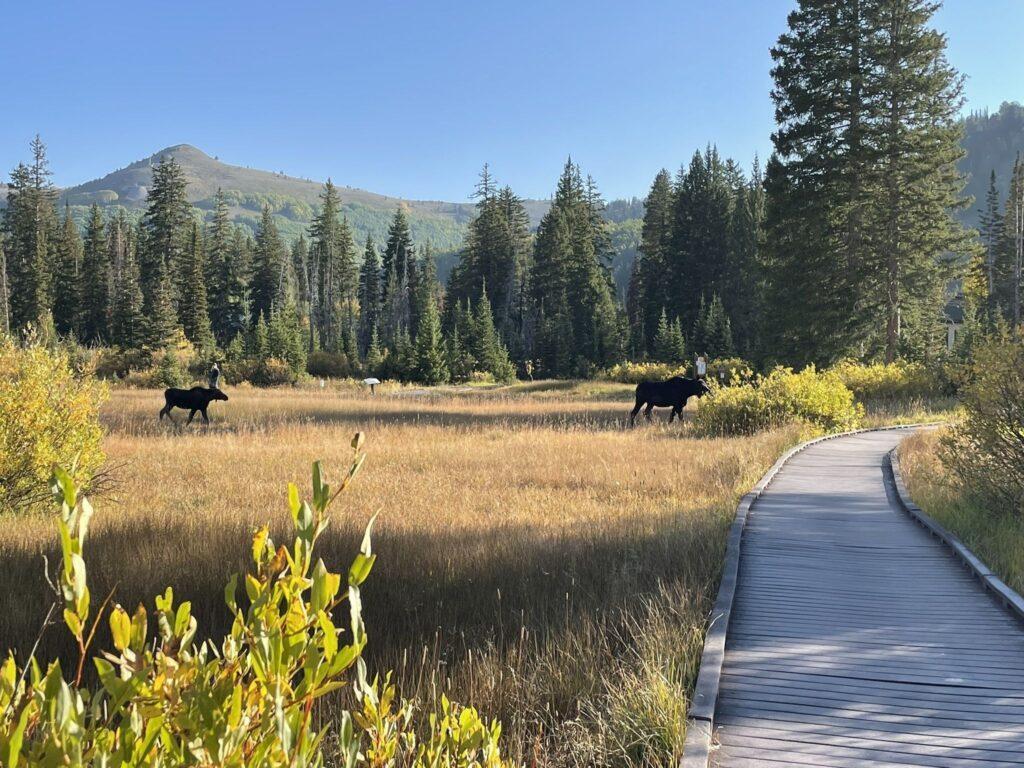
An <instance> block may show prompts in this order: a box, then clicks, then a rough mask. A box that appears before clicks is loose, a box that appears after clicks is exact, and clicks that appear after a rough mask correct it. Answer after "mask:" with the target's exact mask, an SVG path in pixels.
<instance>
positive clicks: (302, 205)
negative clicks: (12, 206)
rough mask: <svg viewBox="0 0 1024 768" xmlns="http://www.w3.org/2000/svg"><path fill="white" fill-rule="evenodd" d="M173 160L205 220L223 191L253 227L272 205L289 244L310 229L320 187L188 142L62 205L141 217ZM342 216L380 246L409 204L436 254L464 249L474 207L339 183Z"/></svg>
mask: <svg viewBox="0 0 1024 768" xmlns="http://www.w3.org/2000/svg"><path fill="white" fill-rule="evenodd" d="M164 157H173V158H174V159H175V160H176V161H177V162H178V164H179V165H181V167H182V170H183V171H184V174H185V178H186V179H187V181H188V197H189V200H190V201H191V202H192V203H193V204H194V205H195V206H196V207H197V208H199V209H200V210H202V211H205V212H206V215H207V216H210V215H212V210H213V206H214V196H215V195H216V193H217V190H218V189H220V190H222V191H223V192H224V195H225V196H226V197H227V199H228V203H229V206H230V210H231V216H232V218H233V219H234V220H235V221H236V222H238V223H240V224H243V225H246V226H248V227H249V228H250V229H253V230H255V227H256V223H257V221H258V220H259V217H260V211H261V210H262V208H263V206H264V205H265V204H266V205H269V206H270V209H271V211H272V212H273V214H274V217H275V220H276V223H277V225H278V227H279V228H280V230H281V233H282V235H283V236H284V237H285V238H286V239H288V240H291V239H293V238H295V237H298V235H299V234H302V233H305V232H306V231H307V230H308V225H309V222H310V221H311V220H312V218H313V215H314V213H315V211H316V209H317V207H318V206H319V204H320V200H319V196H320V192H321V191H322V189H323V185H322V183H321V182H316V181H311V180H309V179H299V178H295V177H292V176H287V175H285V174H283V173H273V172H270V171H262V170H256V169H252V168H243V167H241V166H237V165H229V164H227V163H224V162H221V161H220V160H219V159H218V158H215V157H210V156H209V155H207V154H206V153H205V152H203V151H202V150H200V149H197V148H196V147H193V146H191V145H189V144H178V145H176V146H173V147H167V148H166V149H162V150H160V151H159V152H155V153H154V154H153V155H151V156H150V157H147V158H144V159H142V160H139V161H137V162H134V163H132V164H131V165H128V166H127V167H125V168H121V169H119V170H117V171H114V172H113V173H108V174H107V175H106V176H104V177H102V178H100V179H95V180H93V181H88V182H86V183H84V184H79V185H78V186H75V187H70V188H68V189H65V190H63V191H62V194H61V202H62V203H64V202H66V203H68V204H69V205H70V206H71V207H72V213H73V215H74V216H75V218H76V219H77V218H79V216H80V215H82V216H84V211H85V209H86V208H87V207H88V206H90V205H92V204H93V203H96V204H98V205H100V206H103V207H104V208H116V207H123V208H125V209H127V210H128V211H129V212H131V213H135V214H137V213H138V212H141V211H142V210H143V209H144V208H145V204H146V195H147V192H148V189H149V186H150V184H151V183H152V177H153V171H152V168H153V166H154V165H155V164H156V163H157V162H159V161H160V159H161V158H164ZM338 193H339V196H340V197H341V200H342V212H343V214H344V215H345V216H347V217H348V220H349V223H350V224H351V225H352V227H353V229H354V230H355V235H356V238H357V241H360V242H361V241H362V240H363V239H365V237H366V235H367V234H370V235H372V236H373V237H374V239H375V240H377V241H378V242H382V241H383V239H384V238H385V236H386V233H387V226H388V222H389V221H390V219H391V217H392V216H393V215H394V212H395V209H396V208H398V207H399V206H400V205H404V206H405V207H406V209H407V211H408V213H409V219H410V226H411V228H412V232H413V236H414V237H415V238H416V240H417V241H419V242H423V243H429V244H430V245H431V246H432V247H433V248H435V249H436V250H438V251H442V252H444V251H451V250H454V249H456V248H458V246H459V244H460V243H461V242H462V236H463V233H464V231H465V227H466V224H467V223H468V222H469V220H470V218H471V217H472V215H473V205H472V204H471V203H448V202H443V201H436V200H402V199H399V198H394V197H388V196H386V195H379V194H376V193H373V192H368V191H366V190H363V189H356V188H353V187H346V186H339V187H338Z"/></svg>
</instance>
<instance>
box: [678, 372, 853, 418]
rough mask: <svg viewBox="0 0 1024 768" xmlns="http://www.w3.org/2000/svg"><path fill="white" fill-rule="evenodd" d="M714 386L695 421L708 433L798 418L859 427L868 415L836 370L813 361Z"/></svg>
mask: <svg viewBox="0 0 1024 768" xmlns="http://www.w3.org/2000/svg"><path fill="white" fill-rule="evenodd" d="M712 387H713V388H712V391H711V393H710V394H708V395H705V397H704V398H703V400H702V401H701V404H700V408H699V409H698V410H697V415H696V417H695V422H694V424H695V426H696V429H697V431H698V432H700V433H702V434H705V435H750V434H754V433H755V432H760V431H761V430H764V429H771V428H773V427H779V426H782V425H783V424H787V423H789V422H794V421H795V422H803V423H806V424H809V425H811V426H812V427H814V428H815V429H817V430H821V431H823V432H841V431H843V430H848V429H854V428H856V426H857V424H858V423H859V421H860V419H861V417H862V416H863V415H864V408H863V406H861V405H860V404H859V403H856V402H854V398H853V393H852V392H851V391H850V390H849V389H848V388H847V387H846V386H845V385H844V384H843V382H842V381H841V380H840V378H839V377H838V376H837V375H836V374H835V373H833V372H831V371H824V372H819V371H818V370H816V369H815V368H814V366H813V365H812V366H808V367H807V368H805V369H803V370H802V371H800V372H799V373H796V372H794V371H793V370H792V369H791V368H782V367H779V368H776V369H775V370H773V371H772V372H771V373H769V374H768V375H767V376H759V377H756V378H754V379H752V380H750V381H747V382H740V383H737V384H735V385H733V386H728V387H721V386H715V385H714V384H713V385H712Z"/></svg>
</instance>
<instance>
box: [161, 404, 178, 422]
mask: <svg viewBox="0 0 1024 768" xmlns="http://www.w3.org/2000/svg"><path fill="white" fill-rule="evenodd" d="M173 408H174V406H173V405H171V404H170V403H168V404H167V405H165V406H164V407H163V408H161V409H160V421H163V420H164V416H166V417H167V418H168V419H169V420H170V422H171V424H174V425H175V426H177V423H176V422H175V421H174V414H173V413H171V410H172V409H173Z"/></svg>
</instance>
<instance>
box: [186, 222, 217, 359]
mask: <svg viewBox="0 0 1024 768" xmlns="http://www.w3.org/2000/svg"><path fill="white" fill-rule="evenodd" d="M182 269H183V271H184V273H185V280H184V282H183V283H182V293H181V300H180V304H181V311H180V312H179V316H180V317H181V320H182V328H183V330H184V331H185V338H187V339H188V340H189V341H191V342H192V343H193V344H195V345H196V346H198V347H199V348H200V349H204V350H209V349H211V348H212V347H213V345H214V341H213V332H212V331H211V329H210V311H209V305H208V303H207V298H206V278H205V276H206V274H207V269H206V258H205V254H204V252H203V235H202V231H201V230H200V229H199V223H198V222H196V221H193V222H192V227H191V232H190V234H189V245H188V250H187V251H186V252H185V254H184V261H183V263H182Z"/></svg>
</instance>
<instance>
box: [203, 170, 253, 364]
mask: <svg viewBox="0 0 1024 768" xmlns="http://www.w3.org/2000/svg"><path fill="white" fill-rule="evenodd" d="M205 241H206V275H207V277H206V295H207V302H208V304H209V310H210V327H211V329H212V330H213V333H214V336H215V337H216V339H217V341H218V342H220V343H221V344H223V345H226V344H228V343H229V342H230V341H231V340H232V339H234V338H235V337H236V336H237V335H238V334H239V333H240V332H241V331H242V329H243V327H242V326H240V321H241V320H242V319H243V318H242V317H240V315H242V313H241V312H240V311H239V310H238V308H237V307H238V304H239V303H241V301H242V294H243V293H244V282H245V280H244V277H243V275H240V274H239V271H238V269H237V266H238V265H237V264H236V263H235V260H234V255H235V254H234V252H233V250H232V244H233V233H232V231H231V222H230V220H229V218H228V203H227V200H226V199H225V197H224V192H223V191H222V190H220V189H218V190H217V194H216V196H215V198H214V208H213V221H211V222H210V224H209V225H208V226H207V228H206V237H205Z"/></svg>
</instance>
